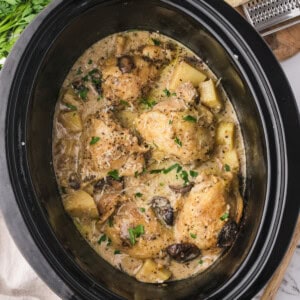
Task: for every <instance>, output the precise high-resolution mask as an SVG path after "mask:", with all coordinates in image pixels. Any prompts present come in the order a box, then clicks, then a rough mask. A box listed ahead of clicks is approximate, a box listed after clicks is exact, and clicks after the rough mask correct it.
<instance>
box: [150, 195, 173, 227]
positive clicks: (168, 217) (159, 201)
mask: <svg viewBox="0 0 300 300" xmlns="http://www.w3.org/2000/svg"><path fill="white" fill-rule="evenodd" d="M151 207H152V209H153V211H154V213H155V215H156V216H157V218H158V219H160V220H161V221H162V222H163V223H165V224H167V225H170V226H172V225H173V221H174V211H173V207H172V206H171V204H170V201H169V200H168V199H167V198H164V197H160V196H156V197H153V199H152V201H151Z"/></svg>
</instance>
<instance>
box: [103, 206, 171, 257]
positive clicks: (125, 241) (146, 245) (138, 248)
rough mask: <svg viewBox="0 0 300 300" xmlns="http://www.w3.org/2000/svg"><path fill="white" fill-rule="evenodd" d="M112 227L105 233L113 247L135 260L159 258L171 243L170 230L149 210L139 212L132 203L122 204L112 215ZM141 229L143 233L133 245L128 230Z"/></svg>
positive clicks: (107, 227) (108, 227)
mask: <svg viewBox="0 0 300 300" xmlns="http://www.w3.org/2000/svg"><path fill="white" fill-rule="evenodd" d="M113 224H114V225H113V227H110V226H106V229H105V233H106V234H107V236H109V237H110V239H111V240H112V242H113V244H114V246H115V247H116V248H118V249H122V251H123V252H125V253H127V254H129V255H131V256H132V257H135V258H155V257H159V255H160V252H161V250H163V249H165V248H166V247H167V246H168V245H169V244H171V243H172V233H171V230H170V229H168V228H166V226H164V225H163V224H161V223H160V221H158V220H157V218H156V217H155V215H154V213H153V211H152V210H151V209H148V210H146V211H145V212H141V210H140V209H139V208H138V207H137V205H136V204H135V203H134V202H127V203H125V204H123V205H122V206H121V207H120V208H119V209H118V211H117V213H116V214H115V215H114V218H113ZM136 227H142V228H143V232H144V233H142V234H141V235H140V236H139V237H138V238H136V240H135V243H134V245H133V243H132V239H131V236H130V232H129V231H130V229H134V228H136Z"/></svg>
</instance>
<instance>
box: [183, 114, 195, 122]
mask: <svg viewBox="0 0 300 300" xmlns="http://www.w3.org/2000/svg"><path fill="white" fill-rule="evenodd" d="M183 120H184V121H187V122H191V123H196V122H197V119H196V118H195V117H193V116H190V115H187V116H185V117H183Z"/></svg>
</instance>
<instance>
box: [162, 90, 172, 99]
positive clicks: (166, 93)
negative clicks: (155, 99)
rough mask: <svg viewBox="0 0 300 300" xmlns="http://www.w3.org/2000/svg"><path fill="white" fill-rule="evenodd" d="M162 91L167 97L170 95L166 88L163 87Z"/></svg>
mask: <svg viewBox="0 0 300 300" xmlns="http://www.w3.org/2000/svg"><path fill="white" fill-rule="evenodd" d="M163 92H164V93H165V95H166V96H167V97H170V96H171V92H170V91H169V90H168V89H164V90H163Z"/></svg>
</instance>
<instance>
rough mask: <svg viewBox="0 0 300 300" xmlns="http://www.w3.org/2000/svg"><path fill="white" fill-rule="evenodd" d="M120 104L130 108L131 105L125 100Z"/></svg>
mask: <svg viewBox="0 0 300 300" xmlns="http://www.w3.org/2000/svg"><path fill="white" fill-rule="evenodd" d="M120 104H122V105H123V106H125V107H128V106H130V104H129V103H128V102H127V101H124V100H120Z"/></svg>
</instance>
